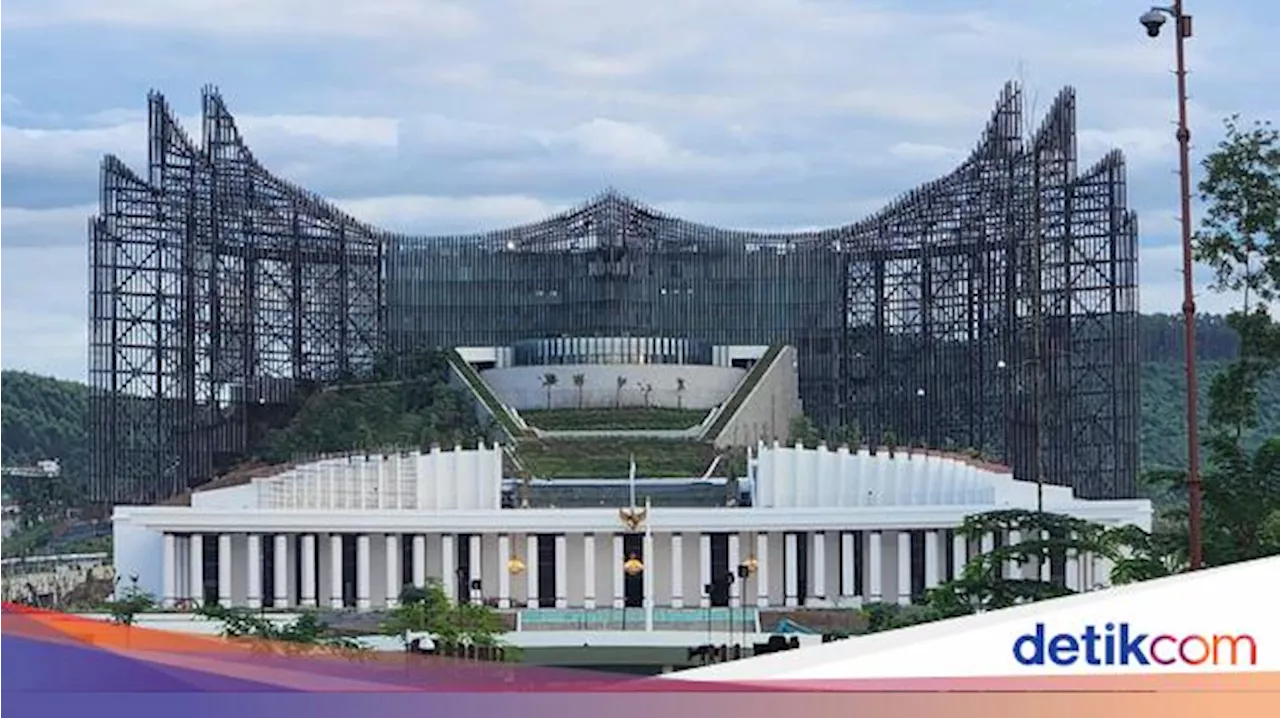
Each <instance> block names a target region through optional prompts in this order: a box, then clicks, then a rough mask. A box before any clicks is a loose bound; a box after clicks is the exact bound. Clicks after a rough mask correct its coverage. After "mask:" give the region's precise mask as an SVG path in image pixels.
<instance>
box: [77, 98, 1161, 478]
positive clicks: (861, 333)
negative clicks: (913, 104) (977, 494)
mask: <svg viewBox="0 0 1280 718" xmlns="http://www.w3.org/2000/svg"><path fill="white" fill-rule="evenodd" d="M203 110H204V112H203V114H204V117H203V128H202V140H201V142H199V143H197V142H195V141H193V140H192V139H191V138H189V137H188V136H187V135H186V134H185V133H184V132H183V130H182V129H181V128H180V127H179V126H178V124H177V123H176V122H175V120H174V115H173V113H172V111H171V110H170V108H169V105H168V104H167V103H166V101H165V100H164V98H163V97H162V96H160V95H159V94H154V93H153V94H152V95H151V97H150V117H151V121H150V155H149V157H150V160H149V167H148V174H147V176H146V177H141V176H138V175H136V174H134V173H133V172H132V171H130V170H129V169H128V168H127V167H125V166H124V164H123V163H121V162H120V161H119V160H118V159H116V158H114V157H108V158H107V159H106V160H105V161H104V163H103V166H102V199H101V202H102V208H101V214H100V215H99V216H98V217H96V218H95V219H94V220H93V222H92V225H91V240H90V246H91V249H90V252H91V266H92V290H91V291H92V299H91V303H92V308H91V324H92V326H91V331H90V374H91V382H92V386H93V394H92V400H91V405H92V406H91V414H92V421H93V427H92V435H93V466H94V471H93V476H94V484H93V491H94V492H95V494H96V496H97V497H98V498H99V499H101V500H107V501H125V500H127V501H146V500H153V499H159V498H162V497H164V496H167V495H169V494H172V493H175V492H179V491H182V490H184V489H186V488H188V487H190V486H194V485H198V484H199V483H201V482H203V481H205V480H207V479H209V478H211V477H212V475H213V474H214V473H215V471H216V470H217V469H218V468H220V467H222V466H224V465H225V464H226V462H228V461H229V460H231V459H232V458H233V457H235V456H236V455H238V454H239V453H241V452H243V451H244V450H245V449H246V447H247V446H248V442H249V438H250V436H251V435H252V433H253V431H254V427H255V425H256V422H258V421H260V420H262V419H263V418H264V417H269V416H270V414H271V412H273V411H278V410H279V407H280V406H281V405H283V404H285V403H287V402H288V400H289V398H290V397H291V396H292V395H293V393H294V391H295V390H296V388H297V387H298V386H299V385H300V384H303V383H309V382H329V381H334V380H337V379H339V378H341V377H343V376H352V375H359V374H360V373H361V372H363V371H366V370H368V369H369V368H370V366H371V364H372V362H373V360H374V357H375V355H378V354H380V353H383V352H387V353H389V354H391V355H392V356H394V355H396V354H397V353H401V354H402V353H404V352H409V351H413V350H415V349H417V348H420V347H423V346H487V345H509V344H513V343H517V342H521V341H525V340H531V339H543V338H556V337H590V336H597V337H624V336H631V337H638V336H649V337H687V338H688V339H690V340H693V341H696V342H702V343H710V344H757V345H758V344H769V343H774V342H787V343H790V344H791V345H793V346H795V347H796V348H797V350H798V353H799V366H798V369H799V375H800V382H801V394H802V397H803V401H804V404H805V408H806V412H807V413H808V414H810V416H811V418H812V419H813V420H814V421H815V422H816V423H818V424H819V425H828V426H834V425H851V424H856V425H857V426H858V427H859V428H860V430H861V431H862V434H863V436H865V437H867V438H868V439H869V440H872V441H875V442H887V441H892V442H896V443H897V444H899V445H903V444H917V445H921V444H923V445H931V446H936V447H956V448H962V447H969V448H979V449H982V450H984V451H987V452H989V453H991V454H994V455H996V456H998V457H1001V458H1002V459H1004V460H1006V461H1008V462H1009V463H1011V464H1012V465H1013V466H1014V469H1015V472H1016V474H1017V475H1018V476H1019V477H1021V478H1025V479H1030V480H1040V481H1044V482H1045V483H1051V484H1069V485H1073V486H1074V487H1075V489H1076V491H1077V493H1078V494H1079V495H1081V496H1083V497H1089V498H1122V497H1129V496H1133V495H1135V492H1136V488H1137V487H1136V475H1137V421H1138V416H1137V412H1138V393H1137V337H1136V310H1137V288H1136V284H1137V260H1136V251H1137V222H1136V218H1135V216H1134V215H1133V214H1132V213H1131V212H1130V211H1128V209H1127V208H1126V199H1125V168H1124V161H1123V158H1122V156H1121V155H1120V153H1119V152H1112V153H1110V154H1108V155H1107V156H1106V157H1104V158H1103V159H1102V160H1101V161H1100V162H1098V163H1097V164H1096V165H1094V166H1092V167H1090V168H1088V169H1085V170H1082V171H1080V170H1078V168H1077V158H1076V141H1075V137H1076V127H1075V96H1074V93H1073V91H1072V90H1070V89H1067V90H1064V91H1063V92H1062V93H1061V94H1060V95H1059V96H1058V98H1057V100H1056V101H1055V102H1054V104H1053V105H1052V107H1051V108H1050V110H1049V112H1048V115H1047V117H1046V118H1045V119H1044V121H1043V123H1042V124H1041V125H1040V126H1039V128H1038V129H1037V130H1036V131H1034V132H1028V131H1026V124H1025V122H1026V118H1024V115H1023V108H1022V101H1021V94H1020V91H1019V89H1018V87H1017V86H1016V85H1013V84H1009V85H1006V87H1005V88H1004V91H1003V92H1002V94H1001V96H1000V99H999V101H998V103H997V106H996V109H995V111H994V112H993V114H992V116H991V119H990V121H989V123H988V125H987V127H986V129H985V131H984V132H983V135H982V138H981V141H980V142H979V143H978V145H977V148H976V149H975V150H974V151H973V153H972V154H971V155H970V156H969V158H968V159H967V160H966V161H965V162H964V163H963V164H961V165H960V167H958V168H957V169H956V170H954V171H953V172H952V173H950V174H949V175H947V176H945V177H943V178H941V179H938V180H936V181H933V182H930V183H928V184H926V185H924V186H922V187H920V188H918V189H916V190H913V191H911V192H909V193H907V194H906V195H904V196H903V197H901V198H900V199H899V200H897V201H895V202H894V203H892V204H891V205H890V206H888V207H887V208H885V209H884V210H882V211H881V212H879V213H877V214H876V215H874V216H872V217H870V218H868V219H864V220H861V221H858V222H856V223H854V224H850V225H847V226H843V227H836V228H833V229H828V230H823V231H814V232H798V233H758V232H746V231H734V230H727V229H719V228H715V227H709V226H704V225H699V224H695V223H692V222H688V221H685V220H681V219H678V218H674V217H670V216H667V215H665V214H662V213H661V212H658V211H655V210H653V209H651V208H648V207H646V206H644V205H642V204H639V203H637V202H635V201H632V200H630V199H628V198H626V197H624V196H622V195H620V194H618V193H616V192H612V191H610V192H606V193H604V194H602V195H600V196H598V197H596V198H595V199H593V200H591V201H590V202H587V203H586V204H584V205H582V206H580V207H578V208H577V209H575V210H573V211H570V212H566V213H563V214H561V215H559V216H556V217H553V218H550V219H548V220H546V221H543V222H539V223H536V224H531V225H526V226H522V227H516V228H512V229H506V230H500V231H494V232H487V233H480V234H473V235H466V236H446V237H407V236H401V235H396V234H392V233H388V232H384V231H381V230H378V229H375V228H373V227H371V226H369V225H367V224H363V223H361V222H360V221H358V220H356V219H354V218H352V217H350V216H348V215H346V214H344V213H342V212H341V211H339V210H338V209H336V208H335V207H334V206H333V205H331V204H329V203H326V202H325V201H323V200H322V199H320V198H318V197H316V196H314V195H312V194H310V193H308V192H306V191H304V190H302V189H300V188H298V187H295V186H293V185H292V184H290V183H288V182H287V181H285V180H282V179H280V178H278V177H276V176H274V175H273V174H271V173H270V172H269V171H267V170H266V169H265V168H264V167H263V166H262V165H261V164H259V163H258V161H257V160H256V159H255V158H254V156H253V155H252V153H251V152H250V151H249V150H248V148H247V147H246V145H245V143H244V141H243V140H242V138H241V137H240V135H239V134H238V132H237V130H236V128H235V124H234V122H233V120H232V117H231V115H230V114H229V113H228V111H227V109H226V106H225V105H224V104H223V101H222V99H221V97H220V96H219V95H218V93H217V92H216V91H214V90H212V89H206V91H205V93H204V101H203Z"/></svg>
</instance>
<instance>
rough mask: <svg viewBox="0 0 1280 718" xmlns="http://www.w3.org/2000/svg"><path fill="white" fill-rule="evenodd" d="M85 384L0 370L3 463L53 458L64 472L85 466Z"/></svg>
mask: <svg viewBox="0 0 1280 718" xmlns="http://www.w3.org/2000/svg"><path fill="white" fill-rule="evenodd" d="M88 413H89V387H87V386H85V385H84V384H81V383H80V382H75V381H63V380H60V379H52V378H50V377H45V376H39V375H36V374H30V373H28V372H24V371H5V372H0V423H2V424H3V427H2V428H3V431H2V433H0V439H2V443H3V448H2V449H0V453H3V461H4V465H5V466H28V465H31V464H34V463H35V462H37V461H41V460H44V459H57V460H58V461H59V462H61V464H62V471H63V475H64V476H68V477H74V478H77V479H78V478H81V477H83V476H84V474H85V473H86V472H87V470H88V466H89V463H88V462H89V439H88V422H87V419H88Z"/></svg>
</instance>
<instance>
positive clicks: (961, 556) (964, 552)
mask: <svg viewBox="0 0 1280 718" xmlns="http://www.w3.org/2000/svg"><path fill="white" fill-rule="evenodd" d="M967 563H969V540H968V539H966V538H965V537H964V535H963V534H961V533H960V529H956V532H955V533H954V534H953V535H952V536H951V564H952V565H951V578H952V579H953V580H954V579H958V578H960V577H961V576H963V575H964V567H965V564H967Z"/></svg>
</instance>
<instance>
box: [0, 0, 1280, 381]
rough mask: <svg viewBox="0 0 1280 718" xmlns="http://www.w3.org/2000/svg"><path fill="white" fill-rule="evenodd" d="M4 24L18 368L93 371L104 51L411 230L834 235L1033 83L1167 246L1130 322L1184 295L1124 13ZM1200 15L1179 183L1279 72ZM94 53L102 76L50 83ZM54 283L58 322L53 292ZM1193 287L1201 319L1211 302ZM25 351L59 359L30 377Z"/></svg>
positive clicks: (117, 138) (954, 148) (110, 121)
mask: <svg viewBox="0 0 1280 718" xmlns="http://www.w3.org/2000/svg"><path fill="white" fill-rule="evenodd" d="M11 5H12V6H13V7H10V8H8V9H7V11H6V12H5V16H4V19H5V21H6V25H5V39H6V40H10V41H11V50H10V51H8V53H9V54H13V55H14V58H16V61H15V62H12V63H10V71H9V72H7V73H6V74H5V79H6V80H9V81H10V82H9V83H8V84H7V85H6V87H5V93H4V96H3V109H4V111H5V113H6V114H5V117H4V120H5V122H6V124H5V125H4V126H3V128H0V142H3V144H4V148H5V150H6V152H5V153H4V155H3V159H2V167H3V172H4V189H5V190H8V194H6V196H5V200H6V205H5V207H4V211H3V217H2V220H0V234H2V235H3V239H4V244H5V249H6V251H5V253H4V254H5V259H9V260H10V261H9V263H7V264H6V265H5V267H6V269H5V270H4V272H5V280H6V281H5V285H4V296H5V299H6V300H8V301H6V303H5V314H4V318H5V335H4V336H5V339H6V344H9V341H8V340H10V339H11V337H14V336H18V337H22V340H21V341H22V342H23V343H22V344H21V345H20V346H18V345H15V346H18V348H17V349H11V351H10V352H9V353H6V355H5V365H6V366H12V365H14V364H13V363H12V362H13V361H16V359H15V357H21V358H22V361H23V362H24V364H23V365H26V366H32V367H39V366H42V365H43V364H48V365H50V366H63V365H65V366H73V365H74V366H80V365H82V364H83V359H82V355H83V350H82V349H81V348H76V350H75V351H74V352H72V354H74V355H75V357H74V361H71V360H70V359H68V358H67V357H68V356H71V355H70V354H68V353H67V352H68V351H70V350H69V349H57V347H69V346H70V344H68V342H71V344H74V342H72V340H71V339H70V338H69V337H73V336H76V337H79V336H81V334H79V332H82V331H83V327H82V324H83V314H84V306H83V305H84V304H85V301H84V296H83V287H82V286H80V287H79V288H78V289H77V288H75V287H72V286H71V285H66V286H63V285H61V284H58V282H59V281H61V279H62V278H61V277H58V276H52V275H53V274H56V272H57V271H59V270H60V271H61V272H62V273H63V274H69V272H68V269H67V268H68V267H74V268H75V272H74V274H75V275H76V277H71V279H74V280H75V281H81V282H82V280H83V276H81V275H83V274H84V272H83V266H84V262H85V256H84V255H85V253H84V250H83V237H84V233H85V217H86V216H87V215H88V214H90V213H91V212H92V211H93V207H92V204H93V203H94V202H95V200H96V197H95V190H96V178H97V163H98V162H99V160H100V158H101V156H102V155H103V154H106V153H112V154H117V155H119V156H121V157H122V158H123V159H124V160H125V161H126V162H128V163H129V164H130V165H132V166H133V167H134V168H135V169H136V170H138V171H139V172H140V173H141V172H143V171H144V170H145V169H146V167H145V161H146V116H145V98H144V96H143V95H142V94H141V92H140V89H139V88H140V86H139V85H138V81H139V77H138V76H136V75H133V74H125V73H116V72H115V71H114V70H113V67H114V66H113V65H111V64H109V63H102V62H101V60H100V58H102V57H120V58H122V59H121V60H120V62H121V63H122V66H123V63H125V62H126V59H123V58H124V56H125V55H128V56H129V58H128V61H129V62H132V63H134V66H137V63H138V61H139V60H140V59H143V58H144V54H143V53H144V51H143V50H140V49H138V48H141V47H146V48H147V49H146V50H145V52H146V53H150V54H148V55H145V59H146V61H147V62H150V63H153V65H154V69H153V70H152V71H149V72H148V74H149V75H150V76H151V78H150V79H152V80H153V81H154V82H157V83H159V84H161V85H162V88H161V89H163V90H165V91H166V92H167V93H169V97H170V100H171V101H172V102H173V103H174V106H175V107H176V108H178V109H179V110H180V111H182V112H183V117H182V122H183V124H184V126H185V127H186V128H187V130H188V131H189V132H191V133H192V134H193V135H197V134H198V133H199V124H198V122H197V119H198V118H196V117H192V116H191V114H192V112H193V111H195V110H196V109H198V108H197V105H196V101H197V98H198V88H199V87H200V86H201V85H203V84H204V83H206V82H208V81H210V80H211V79H216V80H218V81H219V83H220V84H221V86H222V89H223V91H224V92H225V96H226V98H227V101H228V103H229V104H230V106H231V109H232V110H233V111H234V112H237V120H238V122H239V124H240V127H241V129H242V131H243V132H244V134H245V136H246V139H247V140H248V142H249V144H250V146H251V147H252V148H253V150H254V152H255V154H256V155H257V156H258V157H259V158H260V159H261V160H262V161H263V162H264V163H265V164H267V165H268V166H269V167H271V168H272V169H273V170H274V171H276V172H277V173H278V174H280V175H282V176H284V177H287V178H289V179H291V180H294V181H296V182H298V183H300V184H303V185H305V186H309V187H312V188H314V189H316V190H318V191H321V192H323V193H326V194H329V195H332V196H335V197H338V198H346V199H340V200H339V204H341V205H343V206H344V207H346V208H347V209H349V210H350V211H351V212H352V213H354V214H356V215H357V216H360V217H362V218H364V219H366V220H368V221H370V222H373V223H375V224H378V225H382V226H386V227H388V228H390V229H398V230H403V231H406V232H415V233H416V232H424V233H425V232H436V231H440V232H450V233H453V232H465V231H473V230H482V229H488V228H494V227H501V226H506V225H510V224H515V223H520V222H527V221H531V220H535V219H539V218H541V217H544V216H546V215H547V214H551V213H553V212H555V211H556V210H559V209H561V208H563V207H565V206H567V205H570V204H573V203H576V202H577V201H579V200H581V199H584V198H585V197H587V196H589V195H591V194H592V193H594V192H595V191H598V190H599V189H601V188H603V187H604V186H607V185H612V186H616V187H618V188H620V189H622V190H623V191H626V192H628V193H631V194H634V195H635V196H636V198H637V199H640V200H642V201H646V202H650V203H652V204H654V205H655V206H656V207H658V208H659V209H662V210H664V211H667V212H670V213H673V214H677V215H681V216H686V217H689V218H690V219H694V220H697V221H701V222H706V223H710V224H716V225H720V226H730V227H737V228H743V229H800V228H804V227H809V226H812V225H818V226H831V225H835V224H840V223H843V222H848V221H851V220H854V219H857V218H860V217H863V216H866V214H868V213H870V212H872V211H874V210H875V209H877V208H878V207H879V206H880V205H881V204H882V198H884V197H888V196H894V195H897V194H899V193H901V192H905V191H907V190H909V189H911V188H912V187H913V186H914V185H915V184H917V183H919V182H921V181H924V180H927V179H931V178H932V177H934V176H936V175H938V174H941V173H942V172H945V171H946V170H947V169H949V165H951V164H952V163H954V162H955V161H956V160H958V159H960V158H961V157H963V156H965V155H967V154H968V152H969V150H970V148H971V147H972V146H973V144H974V143H975V141H976V140H977V138H978V135H979V133H980V131H981V129H982V127H983V126H984V124H985V122H986V119H987V117H988V113H989V112H990V110H991V106H992V104H993V100H994V99H995V96H996V94H997V92H998V90H999V88H1000V86H1001V84H1002V83H1003V82H1004V81H1005V80H1007V79H1010V78H1021V79H1023V80H1024V84H1025V86H1026V89H1027V95H1028V99H1029V100H1034V102H1033V104H1034V107H1033V108H1032V109H1033V110H1034V113H1035V114H1036V115H1043V113H1044V111H1045V109H1046V107H1047V105H1048V103H1049V101H1050V100H1051V99H1052V98H1053V96H1054V95H1055V94H1056V93H1057V91H1058V89H1059V88H1060V87H1062V86H1063V85H1067V84H1070V85H1073V86H1075V87H1076V88H1077V90H1078V95H1077V101H1078V112H1079V126H1080V130H1081V131H1080V134H1079V160H1080V166H1081V167H1085V166H1087V165H1089V164H1091V163H1092V162H1094V161H1095V160H1096V159H1097V158H1098V157H1099V156H1100V155H1101V154H1103V153H1104V152H1106V151H1108V150H1111V149H1113V148H1119V149H1121V150H1123V151H1124V152H1125V154H1126V157H1127V159H1128V166H1129V185H1128V196H1129V202H1130V204H1131V205H1132V206H1134V207H1136V208H1138V209H1139V210H1140V219H1141V228H1142V238H1143V241H1145V242H1148V243H1151V244H1153V245H1154V244H1159V246H1153V247H1152V248H1148V249H1144V250H1143V252H1142V266H1141V272H1140V276H1141V278H1142V280H1143V287H1142V297H1143V306H1144V308H1147V309H1148V310H1153V311H1154V310H1161V311H1177V309H1178V305H1179V304H1180V295H1181V282H1180V275H1179V274H1178V266H1179V265H1178V261H1177V252H1176V248H1172V249H1173V250H1174V251H1173V252H1172V253H1170V251H1171V248H1170V247H1167V246H1164V243H1167V242H1172V241H1174V240H1175V239H1176V237H1177V224H1176V212H1175V211H1172V210H1170V209H1169V207H1171V206H1173V204H1174V200H1175V199H1176V190H1177V184H1176V178H1175V177H1174V175H1173V173H1172V170H1173V169H1174V168H1175V166H1176V152H1175V147H1174V143H1173V127H1172V123H1171V120H1172V119H1173V116H1174V103H1173V89H1174V85H1173V78H1172V77H1171V75H1170V74H1169V72H1168V70H1169V69H1170V67H1171V64H1172V60H1173V52H1172V46H1171V38H1170V37H1167V36H1166V37H1163V38H1161V39H1160V40H1159V41H1151V40H1149V39H1148V38H1147V37H1146V36H1145V35H1144V34H1143V32H1142V30H1141V28H1140V27H1139V26H1138V24H1137V22H1136V18H1135V15H1136V13H1137V12H1140V11H1141V10H1142V9H1143V7H1142V6H1138V7H1133V6H1128V5H1127V4H1125V3H1116V2H1115V1H1114V0H1075V2H1072V3H1066V4H1064V3H1048V4H1044V3H1041V4H1037V5H1036V11H1035V12H1029V11H1027V9H1026V8H1024V7H1023V6H1022V4H1018V3H1010V2H1007V0H1006V1H1004V2H996V1H995V0H948V1H947V2H945V3H942V2H933V3H890V2H888V1H887V0H842V1H841V2H832V1H830V0H739V1H737V2H732V3H726V2H723V1H722V0H650V1H649V2H645V3H639V4H635V3H633V4H622V5H617V4H615V5H610V6H608V7H607V8H606V9H604V10H602V9H601V5H600V3H599V2H597V1H596V0H539V2H516V1H515V0H467V2H461V1H459V0H455V1H454V2H448V1H447V0H365V1H363V2H359V3H349V2H338V1H337V0H274V1H273V2H265V3H264V2H256V3H255V2H249V1H248V0H116V1H115V2H110V3H105V2H98V1H97V0H47V1H46V2H40V3H37V2H27V3H22V4H21V5H18V4H16V3H11ZM1203 5H1204V6H1203V7H1197V9H1196V13H1197V16H1196V37H1195V38H1194V39H1193V41H1192V42H1191V43H1189V46H1188V47H1189V52H1190V55H1189V63H1190V66H1191V68H1192V75H1191V78H1190V80H1191V93H1192V101H1193V102H1192V106H1191V111H1192V114H1191V120H1192V125H1193V131H1194V138H1195V140H1194V148H1193V149H1194V153H1195V154H1194V156H1193V159H1194V161H1195V162H1197V163H1198V162H1199V160H1200V158H1201V157H1202V156H1203V154H1204V153H1205V152H1207V151H1209V150H1210V149H1211V148H1212V147H1213V145H1214V144H1215V143H1216V141H1217V139H1218V136H1219V135H1220V123H1219V118H1220V117H1222V116H1224V115H1226V114H1229V113H1231V112H1236V111H1239V112H1242V113H1244V114H1245V115H1246V116H1247V117H1266V116H1268V114H1272V115H1273V114H1274V113H1275V112H1276V111H1277V108H1276V107H1275V98H1274V97H1272V96H1270V95H1268V94H1267V93H1259V92H1258V91H1257V88H1258V87H1260V86H1266V85H1265V83H1266V81H1267V80H1269V79H1270V77H1271V75H1273V74H1274V71H1272V70H1271V69H1270V68H1274V67H1275V61H1276V58H1277V55H1276V49H1275V47H1276V46H1275V43H1274V42H1273V41H1272V38H1270V37H1269V35H1268V32H1267V29H1268V28H1270V27H1274V26H1275V25H1276V23H1277V22H1278V21H1280V10H1277V8H1276V6H1275V5H1274V3H1271V4H1266V3H1213V4H1208V3H1205V4H1203ZM12 48H20V50H18V49H12ZM34 48H38V51H39V55H37V54H36V51H35V49H34ZM24 53H25V54H26V56H27V57H26V58H25V59H24V58H23V54H24ZM9 54H6V57H8V56H9ZM11 59H13V58H11ZM94 62H98V63H99V64H100V65H101V68H100V71H99V72H96V73H89V74H85V73H78V72H71V71H69V68H72V67H75V68H81V67H84V66H86V65H90V64H92V63H94ZM211 73H212V74H213V75H216V77H210V74H211ZM1268 73H1270V74H1268ZM121 108H124V109H121ZM1038 119H1039V117H1035V118H1033V121H1038ZM36 207H44V208H50V207H52V209H35V208H36ZM1197 216H1199V212H1198V211H1197ZM45 248H48V249H45ZM45 251H47V252H49V255H48V256H50V257H53V258H54V259H51V260H49V261H48V262H44V263H40V261H39V260H38V258H37V256H36V255H38V254H39V253H40V252H45ZM15 257H16V259H15ZM41 273H43V274H44V276H43V277H42V278H41V279H40V281H36V280H34V279H33V277H36V276H40V275H41ZM1207 279H1208V277H1207V276H1200V275H1198V276H1197V280H1198V281H1200V282H1204V281H1207ZM54 292H57V293H58V298H57V301H48V297H50V296H52V294H53V293H54ZM1202 294H1203V296H1202V298H1201V303H1202V307H1203V308H1204V309H1205V310H1206V311H1210V310H1213V309H1215V308H1217V309H1222V308H1229V303H1228V302H1227V300H1225V299H1222V298H1218V297H1216V296H1215V295H1212V294H1210V293H1208V292H1204V293H1202ZM63 302H65V309H64V308H61V307H63V304H62V303H63ZM77 322H79V324H76V323H77ZM72 328H74V331H71V329H72ZM15 332H16V334H15ZM58 337H62V338H61V339H59V338H58ZM42 341H43V342H47V344H48V346H49V347H51V349H50V350H49V351H50V352H51V353H49V354H48V356H49V357H50V358H49V359H47V361H46V360H44V359H41V358H40V356H41V352H42V351H44V350H43V349H41V346H42V345H41V343H40V342H42ZM75 341H81V340H80V339H76V340H75ZM55 356H61V357H62V358H60V359H59V358H54V357H55ZM77 371H78V370H77Z"/></svg>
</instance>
